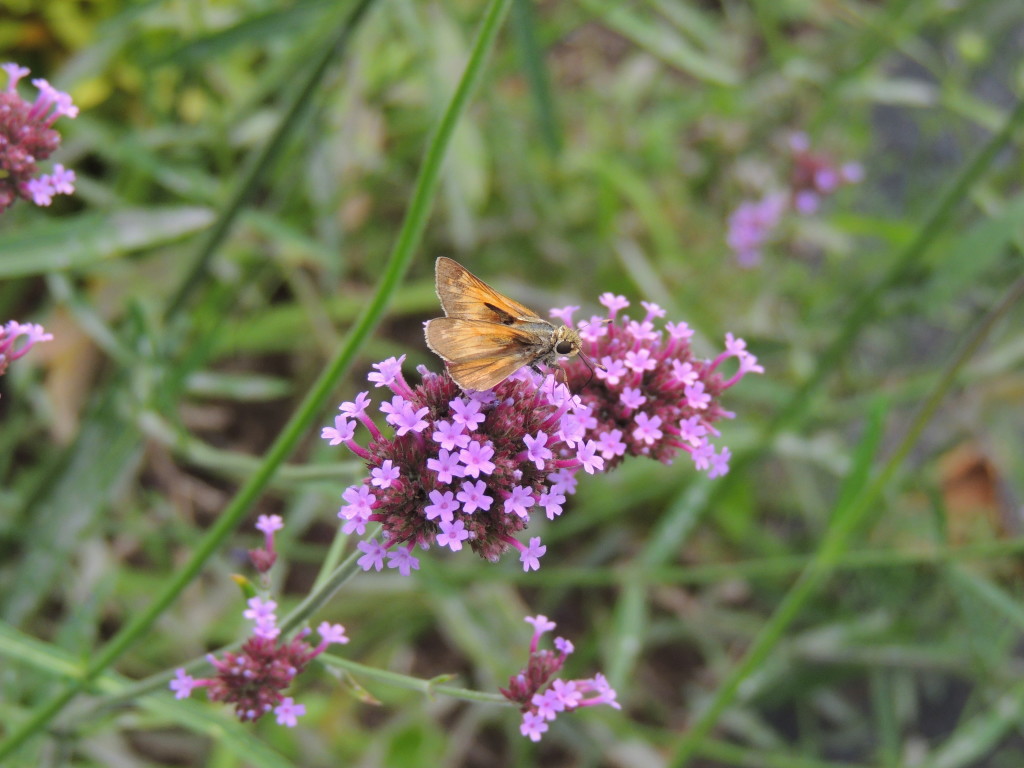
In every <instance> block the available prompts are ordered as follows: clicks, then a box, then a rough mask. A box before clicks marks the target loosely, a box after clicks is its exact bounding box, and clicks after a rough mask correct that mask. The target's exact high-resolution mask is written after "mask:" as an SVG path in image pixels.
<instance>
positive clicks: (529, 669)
mask: <svg viewBox="0 0 1024 768" xmlns="http://www.w3.org/2000/svg"><path fill="white" fill-rule="evenodd" d="M526 621H527V623H529V624H532V625H533V630H534V631H533V638H532V639H531V640H530V660H529V662H528V663H527V665H526V668H525V669H523V670H521V671H520V672H519V673H518V674H516V675H513V676H512V677H510V678H509V680H508V688H499V689H498V690H499V691H501V695H502V696H504V697H505V698H506V699H508V700H509V701H511V702H513V703H514V704H515V705H516V706H518V707H519V710H520V711H521V712H522V713H523V721H522V723H521V724H520V726H519V731H520V733H522V734H523V736H526V737H528V738H529V739H530V741H540V738H541V736H542V735H543V734H544V732H545V731H547V729H548V723H550V722H551V721H552V720H554V719H555V718H556V717H557V716H558V714H559V713H560V712H571V711H572V710H574V709H578V708H580V707H592V706H595V705H597V704H607V705H608V706H610V707H614V708H615V709H622V707H621V706H620V705H619V703H618V702H617V701H616V700H615V698H616V694H615V690H614V689H613V688H612V687H611V686H610V685H608V681H607V680H606V679H605V677H604V675H602V674H601V673H598V674H596V675H594V676H593V677H592V678H588V679H586V680H562V679H561V678H558V677H555V675H556V674H557V673H558V672H559V671H560V670H561V669H562V666H563V665H564V664H565V660H566V658H568V656H569V654H571V653H572V652H573V645H572V643H571V642H570V641H568V640H566V639H565V638H564V637H556V638H555V648H556V649H557V653H556V652H554V651H549V650H547V649H544V650H540V649H538V645H539V643H540V638H541V637H542V636H543V635H544V634H545V633H546V632H550V631H551V630H553V629H554V628H555V623H554V622H553V621H549V620H548V618H547V617H546V616H527V617H526Z"/></svg>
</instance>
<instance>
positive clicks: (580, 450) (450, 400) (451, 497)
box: [321, 355, 604, 575]
mask: <svg viewBox="0 0 1024 768" xmlns="http://www.w3.org/2000/svg"><path fill="white" fill-rule="evenodd" d="M404 359H405V356H404V355H403V356H402V357H400V358H393V357H392V358H389V359H387V360H385V361H383V362H381V363H376V364H375V365H374V366H373V367H374V369H375V370H374V372H373V373H371V374H370V375H369V380H370V381H371V382H372V383H374V384H375V385H376V386H377V387H383V388H387V389H388V390H390V392H391V393H392V397H391V399H390V400H385V401H384V402H383V403H381V405H380V408H379V410H380V412H381V413H382V414H383V415H384V417H385V421H386V422H387V424H388V425H390V427H391V429H389V430H387V434H385V432H383V431H382V430H381V429H380V428H378V426H377V425H376V424H375V423H374V421H373V420H372V419H371V418H370V417H369V415H368V414H367V409H368V408H369V405H370V398H369V393H368V392H360V393H359V395H358V396H357V397H356V398H355V399H354V400H352V401H350V402H345V403H342V404H341V406H340V409H339V410H340V411H341V414H340V415H339V416H337V417H336V418H335V420H334V426H333V427H325V428H324V430H323V433H322V435H321V436H322V437H323V438H324V439H325V440H329V441H330V443H331V445H338V444H342V443H343V444H344V445H346V446H347V447H348V448H349V450H351V451H352V452H353V453H354V454H356V456H358V457H359V458H361V459H362V460H363V461H365V462H366V464H367V467H368V469H369V476H368V477H366V478H365V479H364V480H363V481H362V482H361V483H359V484H357V485H353V486H350V487H349V488H347V489H346V490H345V492H344V493H343V494H342V499H343V501H344V502H345V503H344V505H343V506H342V507H341V510H340V511H339V512H338V517H340V518H341V519H342V520H343V521H344V526H343V531H344V532H345V533H356V534H359V535H362V534H363V533H364V532H365V530H366V525H367V524H368V523H369V522H371V521H372V522H379V523H381V524H382V525H383V529H384V530H383V540H372V541H364V542H361V543H360V544H359V548H360V550H361V551H362V552H363V556H362V558H361V559H360V560H359V564H360V565H361V566H362V567H363V569H364V570H371V569H376V570H378V571H379V570H381V569H382V568H383V567H384V564H385V560H386V561H387V565H388V567H389V568H396V569H398V570H399V572H401V573H402V574H406V575H407V574H408V573H409V572H410V571H411V570H415V569H417V568H418V567H419V561H418V560H417V559H416V557H415V556H414V555H413V554H412V553H413V550H414V549H415V548H416V547H417V546H419V547H422V548H424V549H427V548H429V547H430V546H431V545H432V544H436V545H438V546H441V547H447V548H449V549H451V550H452V551H456V552H457V551H459V550H460V549H462V548H463V545H464V544H465V545H467V546H469V547H470V548H471V549H472V550H473V551H474V552H476V553H477V554H479V555H480V556H482V557H484V558H486V559H488V560H492V561H495V560H497V559H498V558H499V557H500V556H501V554H502V553H503V552H505V551H506V550H508V549H509V548H510V547H511V548H515V549H517V550H519V553H520V561H521V562H522V563H523V569H524V570H531V569H537V568H539V567H540V563H539V558H540V557H541V556H542V555H543V554H544V551H545V549H546V548H545V547H544V546H543V545H541V543H540V538H539V537H534V538H531V539H530V542H529V545H524V544H522V543H521V542H519V541H518V540H517V539H516V538H515V534H517V533H519V532H520V531H522V530H523V529H524V528H526V527H527V524H528V523H529V520H530V515H531V514H533V513H534V512H535V511H536V510H537V509H540V510H543V513H544V514H545V515H546V516H547V517H548V518H549V519H554V518H555V517H557V516H558V515H560V514H561V513H562V505H563V504H564V503H565V500H566V497H567V496H569V495H570V494H572V493H573V492H574V491H575V488H576V478H575V477H574V475H575V473H576V472H577V471H579V470H580V469H583V470H584V471H585V472H589V473H594V472H599V471H601V470H602V469H603V468H604V458H603V457H602V455H601V452H600V449H599V447H598V446H597V444H596V443H595V441H594V440H591V439H588V438H587V432H588V429H590V428H591V427H592V426H594V425H596V421H595V420H594V418H593V416H592V415H591V413H590V409H589V407H587V406H586V405H584V404H583V402H582V401H581V400H580V398H579V397H576V396H573V395H572V394H571V393H570V392H569V390H568V389H567V388H566V387H565V386H564V385H562V384H557V383H555V380H554V377H552V376H550V375H549V376H546V377H542V376H540V375H538V374H536V373H535V372H533V371H531V370H529V369H523V370H520V371H519V372H517V373H516V374H513V375H512V376H510V377H509V378H508V379H506V380H505V381H503V382H501V383H500V384H498V385H497V386H496V387H494V389H493V390H489V391H486V392H473V393H468V394H467V393H463V392H462V391H461V390H460V389H459V387H458V386H457V385H456V384H455V382H453V381H452V380H451V378H449V377H448V376H447V375H445V374H437V373H432V372H430V371H427V370H426V369H425V368H420V369H419V373H420V375H421V376H422V381H421V383H420V384H419V385H418V386H416V387H411V386H409V384H408V383H407V382H406V380H405V378H404V377H403V375H402V370H401V366H402V361H403V360H404ZM358 425H362V426H363V427H364V428H365V429H366V431H367V433H368V434H369V438H370V439H369V442H368V444H366V445H361V444H360V443H359V442H357V441H356V437H355V435H356V429H357V426H358Z"/></svg>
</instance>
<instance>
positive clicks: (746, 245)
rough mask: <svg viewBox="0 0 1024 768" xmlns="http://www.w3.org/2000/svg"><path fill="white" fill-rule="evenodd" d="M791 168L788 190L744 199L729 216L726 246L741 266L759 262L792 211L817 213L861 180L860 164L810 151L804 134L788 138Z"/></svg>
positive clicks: (803, 214)
mask: <svg viewBox="0 0 1024 768" xmlns="http://www.w3.org/2000/svg"><path fill="white" fill-rule="evenodd" d="M789 149H790V153H791V162H792V168H791V170H790V174H789V179H788V181H787V186H788V189H786V190H785V191H780V192H770V193H768V194H766V195H765V196H764V197H762V198H761V199H760V200H747V201H744V202H742V203H740V205H739V206H738V207H737V208H736V210H735V211H733V212H732V214H731V215H730V216H729V229H728V232H727V233H726V238H725V239H726V243H727V244H728V246H729V248H730V249H731V250H732V251H733V253H734V254H735V257H736V262H737V264H739V265H740V266H741V267H755V266H757V265H759V264H760V263H761V258H762V250H763V248H764V246H765V245H766V244H767V242H768V241H769V240H770V239H771V237H772V235H773V234H774V232H775V230H776V229H777V228H778V227H779V225H780V223H781V222H782V220H783V217H784V216H785V214H786V213H787V212H788V211H790V210H792V211H794V212H795V213H797V214H799V215H802V216H809V215H811V214H813V213H816V212H817V211H818V209H819V208H820V206H821V201H822V200H823V199H824V198H826V197H828V196H829V195H831V194H833V193H835V192H836V191H837V190H838V189H839V188H840V187H842V186H845V185H847V184H856V183H858V182H860V181H861V180H862V179H863V178H864V169H863V167H862V166H861V165H860V164H859V163H842V164H840V163H838V162H836V161H835V160H834V159H833V158H832V157H830V156H829V155H826V154H824V153H822V152H815V151H812V150H811V147H810V139H809V138H808V136H807V134H805V133H794V134H792V135H791V136H790V137H789Z"/></svg>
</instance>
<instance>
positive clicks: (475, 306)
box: [435, 256, 544, 325]
mask: <svg viewBox="0 0 1024 768" xmlns="http://www.w3.org/2000/svg"><path fill="white" fill-rule="evenodd" d="M435 274H436V278H437V298H439V299H440V300H441V307H442V308H443V309H444V313H445V314H446V315H447V316H448V317H458V318H462V319H464V320H486V321H487V322H490V323H501V324H502V325H510V324H511V322H512V321H517V320H529V321H536V320H540V321H541V322H544V321H543V320H541V318H539V317H537V313H536V312H534V311H533V310H532V309H530V308H529V307H524V306H523V305H522V304H520V303H519V302H517V301H512V299H510V298H508V297H507V296H502V295H501V294H500V293H498V292H497V291H496V290H494V289H493V288H491V286H489V285H488V284H487V283H485V282H484V281H483V280H481V279H480V278H478V277H476V276H475V275H473V273H471V272H470V271H469V270H468V269H466V268H465V267H464V266H462V265H461V264H459V262H457V261H453V260H452V259H447V258H445V257H443V256H442V257H441V258H439V259H438V260H437V264H436V266H435Z"/></svg>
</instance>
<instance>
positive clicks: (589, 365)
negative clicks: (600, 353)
mask: <svg viewBox="0 0 1024 768" xmlns="http://www.w3.org/2000/svg"><path fill="white" fill-rule="evenodd" d="M579 356H580V360H582V361H583V363H584V364H585V365H586V366H587V368H589V369H590V378H589V379H587V381H586V383H585V384H584V385H583V389H586V388H587V386H588V385H589V384H590V382H592V381H593V380H594V368H595V367H596V368H600V369H601V370H602V371H606V370H608V369H607V368H605V367H604V366H603V365H601V364H600V363H595V362H594V361H593V360H591V359H590V358H589V357H587V355H586V354H585V353H584V352H583V350H582V349H581V350H580V351H579Z"/></svg>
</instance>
